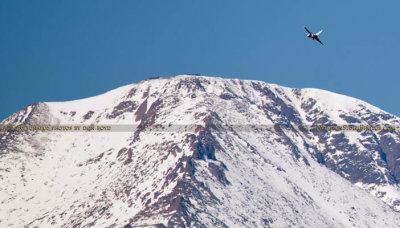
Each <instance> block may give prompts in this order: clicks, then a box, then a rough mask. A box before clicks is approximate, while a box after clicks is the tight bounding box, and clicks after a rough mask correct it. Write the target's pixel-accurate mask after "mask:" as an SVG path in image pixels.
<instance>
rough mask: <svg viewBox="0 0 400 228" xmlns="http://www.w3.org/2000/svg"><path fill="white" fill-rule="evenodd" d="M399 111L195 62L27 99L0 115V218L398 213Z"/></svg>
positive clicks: (96, 222) (248, 222)
mask: <svg viewBox="0 0 400 228" xmlns="http://www.w3.org/2000/svg"><path fill="white" fill-rule="evenodd" d="M350 125H351V126H353V127H358V128H364V129H361V130H359V131H357V130H343V128H344V127H347V128H350V127H351V126H350ZM399 125H400V118H399V117H396V116H394V115H391V114H389V113H387V112H384V111H382V110H380V109H379V108H376V107H374V106H372V105H369V104H367V103H365V102H363V101H360V100H357V99H354V98H351V97H347V96H343V95H339V94H335V93H331V92H328V91H323V90H318V89H292V88H287V87H282V86H278V85H275V84H267V83H265V82H261V81H249V80H238V79H222V78H213V77H204V76H193V75H181V76H176V77H172V78H158V79H151V80H150V79H149V80H146V81H142V82H139V83H135V84H131V85H127V86H123V87H120V88H117V89H115V90H112V91H110V92H108V93H105V94H102V95H99V96H96V97H91V98H87V99H82V100H75V101H69V102H44V103H35V104H32V105H30V106H27V107H25V108H24V109H22V110H20V111H18V112H16V113H15V114H13V115H12V116H10V117H9V118H7V119H5V120H3V121H2V122H1V127H2V130H1V131H0V140H1V141H0V183H1V184H0V204H1V207H0V227H23V226H28V227H35V226H37V227H49V226H50V227H91V226H93V227H124V226H125V227H398V224H400V212H399V211H400V188H399V180H400V133H399V129H398V128H397V127H398V126H399ZM382 126H386V127H388V126H389V128H388V129H381V130H379V129H377V128H378V127H382ZM18 127H19V128H18ZM22 127H23V128H24V129H22V130H21V128H22ZM76 127H80V130H78V129H77V128H76ZM91 127H93V129H92V128H91ZM97 127H102V128H101V129H102V130H98V129H97ZM372 127H373V128H375V129H367V130H365V129H366V128H372ZM83 128H85V129H83ZM339 128H340V129H339ZM392 128H395V129H394V130H393V129H392Z"/></svg>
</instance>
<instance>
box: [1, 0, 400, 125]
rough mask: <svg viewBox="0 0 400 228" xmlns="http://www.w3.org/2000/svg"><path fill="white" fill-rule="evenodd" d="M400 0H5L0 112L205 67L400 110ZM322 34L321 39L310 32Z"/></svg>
mask: <svg viewBox="0 0 400 228" xmlns="http://www.w3.org/2000/svg"><path fill="white" fill-rule="evenodd" d="M399 9H400V2H399V1H370V2H367V1H329V2H328V1H266V0H260V1H242V0H240V1H239V0H237V1H218V0H217V1H187V0H182V1H165V0H159V1H154V0H143V1H139V0H131V1H8V0H3V1H1V2H0V28H1V33H0V76H1V84H0V109H1V111H0V120H2V119H4V118H6V117H7V116H9V115H11V114H12V113H14V112H16V111H17V110H19V109H21V108H23V107H24V106H26V105H29V104H31V103H34V102H38V101H67V100H73V99H79V98H85V97H89V96H94V95H98V94H101V93H104V92H106V91H108V90H111V89H114V88H116V87H118V86H122V85H126V84H129V83H133V82H137V81H140V80H143V79H146V78H147V77H148V76H173V75H177V74H184V73H199V74H203V75H209V76H220V77H224V78H241V79H255V80H262V81H265V82H270V83H277V84H280V85H284V86H289V87H313V88H321V89H326V90H330V91H333V92H337V93H341V94H345V95H349V96H353V97H356V98H359V99H362V100H365V101H367V102H369V103H371V104H373V105H376V106H378V107H380V108H382V109H384V110H386V111H388V112H391V113H393V114H396V115H398V116H399V115H400V106H399V101H398V100H397V98H398V97H399V92H398V91H399V85H400V77H399V76H400V74H399V73H400V63H399V59H400V56H399V54H400V23H399V21H400V11H399ZM305 25H306V26H307V27H308V28H309V29H310V30H311V31H314V32H317V31H318V30H319V29H324V32H323V33H322V34H321V35H320V39H321V40H322V42H324V44H325V45H324V46H322V45H320V44H319V43H317V42H315V41H312V40H310V39H308V38H307V37H306V36H305V31H304V29H303V26H305Z"/></svg>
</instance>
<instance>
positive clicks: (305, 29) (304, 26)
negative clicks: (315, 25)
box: [304, 26, 312, 34]
mask: <svg viewBox="0 0 400 228" xmlns="http://www.w3.org/2000/svg"><path fill="white" fill-rule="evenodd" d="M304 29H305V30H306V31H307V32H308V33H311V32H310V30H308V29H307V27H306V26H304ZM311 34H312V33H311Z"/></svg>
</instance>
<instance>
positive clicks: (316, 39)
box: [314, 36, 324, 45]
mask: <svg viewBox="0 0 400 228" xmlns="http://www.w3.org/2000/svg"><path fill="white" fill-rule="evenodd" d="M314 39H316V40H317V41H318V42H319V43H320V44H322V45H324V44H323V43H322V42H321V41H320V40H319V39H318V36H317V37H315V38H314Z"/></svg>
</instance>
